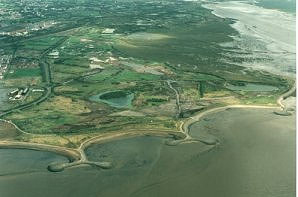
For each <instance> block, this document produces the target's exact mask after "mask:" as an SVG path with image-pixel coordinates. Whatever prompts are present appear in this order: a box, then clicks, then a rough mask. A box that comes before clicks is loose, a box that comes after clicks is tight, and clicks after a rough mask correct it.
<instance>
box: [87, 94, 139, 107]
mask: <svg viewBox="0 0 298 197" xmlns="http://www.w3.org/2000/svg"><path fill="white" fill-rule="evenodd" d="M133 99H134V94H133V93H131V92H126V91H122V90H116V91H108V92H103V93H100V94H97V95H94V96H92V97H90V100H91V101H97V102H103V103H106V104H108V105H110V106H111V107H116V108H129V107H131V103H132V101H133Z"/></svg>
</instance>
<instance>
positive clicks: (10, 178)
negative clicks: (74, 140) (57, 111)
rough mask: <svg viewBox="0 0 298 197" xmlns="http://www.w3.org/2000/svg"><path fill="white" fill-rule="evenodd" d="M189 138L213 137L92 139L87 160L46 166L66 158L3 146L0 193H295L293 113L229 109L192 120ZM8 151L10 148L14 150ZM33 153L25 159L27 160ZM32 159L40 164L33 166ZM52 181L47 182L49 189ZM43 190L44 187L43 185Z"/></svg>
mask: <svg viewBox="0 0 298 197" xmlns="http://www.w3.org/2000/svg"><path fill="white" fill-rule="evenodd" d="M190 135H191V136H192V137H193V138H216V139H217V141H218V143H217V144H216V145H206V144H203V143H200V142H194V143H184V144H180V145H177V146H167V145H166V143H165V142H166V141H167V140H171V139H168V138H160V137H151V136H139V137H126V138H121V139H114V140H110V141H107V142H105V143H102V144H92V145H91V146H89V147H88V148H87V150H86V155H87V157H88V159H89V160H93V161H102V160H104V161H110V162H112V163H113V168H112V169H108V170H103V169H98V168H95V167H90V166H86V167H85V166H82V167H75V168H69V169H66V170H65V171H63V172H60V173H52V172H48V171H47V170H46V167H47V165H48V164H49V163H52V162H59V161H60V162H63V161H65V159H64V158H63V157H61V156H58V155H55V154H52V153H51V154H49V153H47V152H38V151H32V150H16V149H1V151H0V157H1V160H0V169H1V171H0V172H1V174H0V191H1V193H0V194H1V196H5V197H14V196H20V195H22V194H24V193H25V192H26V195H27V196H31V197H35V196H45V197H47V196H57V197H60V196H61V197H62V196H86V197H89V196H90V197H91V196H104V197H105V196H109V197H113V196H142V197H144V196H145V197H146V196H190V197H191V196H196V197H197V196H204V197H209V196H210V197H211V196H227V197H228V196H229V197H230V196H239V197H266V196H270V197H272V196H273V197H274V196H276V197H277V196H278V197H280V196H285V197H286V196H294V195H295V135H296V134H295V115H292V116H278V115H275V114H274V113H273V110H272V109H226V110H224V111H221V112H217V113H211V114H208V115H206V116H204V117H203V118H202V119H201V120H200V121H199V122H196V123H194V124H193V125H191V127H190ZM11 153H13V154H11ZM29 161H30V162H29ZM36 166H37V167H36ZM49 188H50V189H49ZM45 191H46V192H45Z"/></svg>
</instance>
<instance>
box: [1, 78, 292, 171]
mask: <svg viewBox="0 0 298 197" xmlns="http://www.w3.org/2000/svg"><path fill="white" fill-rule="evenodd" d="M295 91H296V82H295V83H294V85H293V87H292V88H291V89H290V90H288V91H287V92H285V93H284V94H282V95H281V96H279V97H278V99H277V104H278V105H279V106H272V107H271V106H263V105H227V106H223V107H216V108H211V109H208V110H206V111H203V112H200V113H199V114H197V115H194V116H192V117H190V118H188V119H186V120H185V121H184V122H183V123H182V124H181V125H180V130H179V131H172V132H171V131H168V132H160V131H154V130H146V131H140V130H135V131H126V132H120V133H112V134H108V135H105V136H102V135H99V136H95V137H92V138H89V139H87V140H85V141H83V142H82V143H81V144H80V146H79V147H78V148H76V149H74V148H65V147H62V146H54V145H46V144H38V143H29V142H14V141H0V148H17V149H29V150H39V151H47V152H54V153H57V154H60V155H63V156H66V157H67V158H68V159H69V161H70V162H69V163H60V164H51V165H49V166H48V170H50V171H53V172H58V171H63V170H64V169H66V168H69V167H75V166H79V165H91V166H96V167H99V168H103V169H108V168H111V167H112V164H111V163H109V162H93V161H89V160H88V158H87V156H86V154H85V149H86V148H87V147H88V146H90V145H91V144H94V143H104V142H106V141H110V140H115V139H119V138H122V137H135V136H144V135H150V136H162V137H173V136H176V137H177V136H178V135H181V134H182V135H183V136H184V138H183V139H178V140H172V141H169V142H167V145H177V144H180V143H185V142H201V143H204V144H206V145H216V144H217V143H218V142H217V141H216V140H211V141H206V140H205V139H194V138H192V137H191V136H190V134H189V127H190V126H191V125H192V124H194V123H195V122H198V121H199V120H200V119H201V118H202V117H203V116H205V115H207V114H210V113H216V112H219V111H223V110H226V109H230V108H234V109H237V108H258V109H281V110H285V108H286V106H285V105H284V104H283V103H282V101H283V100H285V99H286V98H287V97H289V96H290V95H291V94H293V93H294V92H295ZM0 121H4V122H6V123H9V124H12V125H13V126H14V127H15V128H16V129H17V130H18V131H20V132H22V133H24V134H29V135H34V134H30V133H27V132H25V131H23V130H21V129H20V128H19V127H18V126H17V125H16V124H14V123H13V122H11V121H8V120H4V119H0Z"/></svg>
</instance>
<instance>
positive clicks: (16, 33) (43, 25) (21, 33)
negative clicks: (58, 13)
mask: <svg viewBox="0 0 298 197" xmlns="http://www.w3.org/2000/svg"><path fill="white" fill-rule="evenodd" d="M55 24H57V23H56V22H54V21H47V22H39V23H35V24H28V25H27V26H26V27H25V28H24V29H19V30H15V31H10V32H6V31H2V32H0V35H2V36H27V35H29V33H30V32H33V31H39V30H43V29H47V28H50V27H52V26H53V25H55Z"/></svg>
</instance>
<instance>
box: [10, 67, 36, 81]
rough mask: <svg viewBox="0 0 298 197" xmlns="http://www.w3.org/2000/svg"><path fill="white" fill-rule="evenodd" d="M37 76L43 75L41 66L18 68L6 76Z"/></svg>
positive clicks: (11, 77)
mask: <svg viewBox="0 0 298 197" xmlns="http://www.w3.org/2000/svg"><path fill="white" fill-rule="evenodd" d="M36 76H41V71H40V68H23V69H17V70H15V71H14V72H13V73H8V74H7V76H6V78H7V79H13V78H22V77H36Z"/></svg>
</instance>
